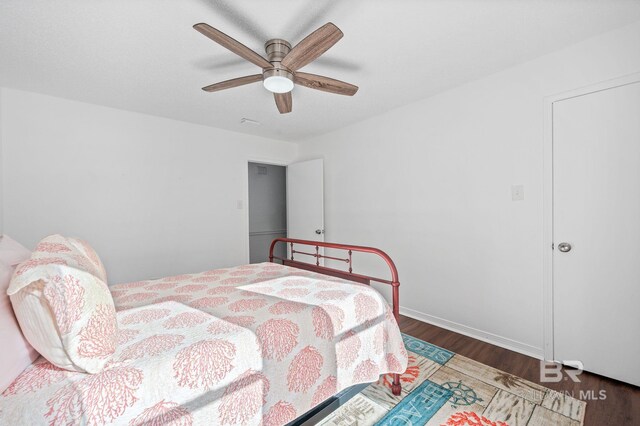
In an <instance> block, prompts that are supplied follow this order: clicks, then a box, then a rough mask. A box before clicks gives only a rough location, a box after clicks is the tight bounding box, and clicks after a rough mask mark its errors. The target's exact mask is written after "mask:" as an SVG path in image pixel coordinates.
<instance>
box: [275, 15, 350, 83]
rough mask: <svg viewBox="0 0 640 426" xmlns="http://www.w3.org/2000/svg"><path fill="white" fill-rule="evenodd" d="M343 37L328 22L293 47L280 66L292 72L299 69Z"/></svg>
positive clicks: (337, 29)
mask: <svg viewBox="0 0 640 426" xmlns="http://www.w3.org/2000/svg"><path fill="white" fill-rule="evenodd" d="M343 35H344V34H342V31H340V29H339V28H338V27H336V26H335V25H333V24H332V23H331V22H329V23H328V24H325V25H323V26H321V27H320V28H318V29H317V30H315V31H314V32H312V33H311V34H309V35H308V36H306V37H305V38H304V39H303V40H302V41H301V42H300V43H298V44H297V45H295V46H294V48H293V49H291V51H290V52H289V53H287V56H285V57H284V58H283V59H282V62H281V64H282V65H283V66H285V67H287V68H289V69H290V70H292V71H295V70H297V69H300V68H302V67H304V66H305V65H307V64H308V63H310V62H312V61H313V60H314V59H316V58H317V57H318V56H320V55H322V54H323V53H324V52H326V51H327V50H329V48H330V47H331V46H333V45H334V44H336V43H337V42H338V40H340V39H341V38H342V36H343Z"/></svg>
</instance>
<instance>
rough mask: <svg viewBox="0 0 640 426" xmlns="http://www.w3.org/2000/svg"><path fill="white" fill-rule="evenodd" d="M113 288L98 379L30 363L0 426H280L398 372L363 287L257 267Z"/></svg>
mask: <svg viewBox="0 0 640 426" xmlns="http://www.w3.org/2000/svg"><path fill="white" fill-rule="evenodd" d="M111 290H112V294H113V298H114V301H115V304H116V307H117V309H118V327H119V345H118V349H117V352H116V353H115V355H114V356H113V358H112V360H111V361H110V362H109V364H108V365H107V367H106V368H105V370H104V371H102V372H101V373H98V374H93V375H91V374H83V373H74V372H68V371H64V370H60V369H58V368H57V367H55V366H53V365H51V364H50V363H49V362H47V361H46V360H44V359H42V358H40V359H38V360H36V362H34V364H32V365H31V366H29V367H28V368H27V369H26V370H25V371H24V372H23V373H22V374H21V375H20V376H19V377H18V378H17V379H16V380H15V381H14V382H13V383H12V384H11V385H10V386H9V388H7V389H6V390H5V391H4V393H3V394H2V396H1V397H0V419H2V422H1V423H3V424H4V423H5V422H6V423H10V424H15V425H20V424H25V425H26V424H29V425H33V424H49V425H63V424H64V425H67V424H90V425H100V424H127V425H154V424H157V425H161V424H162V425H165V424H175V425H196V424H197V425H200V424H202V425H204V424H206V425H211V424H221V425H251V424H256V425H257V424H263V425H265V426H269V425H282V424H286V423H288V422H289V421H291V420H293V419H295V418H296V417H298V416H300V415H302V414H304V413H305V412H307V411H308V410H310V409H311V408H313V407H314V406H316V405H318V404H320V403H321V402H323V401H324V400H326V399H327V398H329V397H331V396H332V395H334V394H336V393H337V392H339V391H341V390H343V389H345V388H347V387H349V386H352V385H354V384H358V383H366V382H373V381H376V380H377V379H378V377H379V375H380V374H384V373H402V372H404V370H405V368H406V364H407V353H406V350H405V348H404V345H403V343H402V338H401V335H400V331H399V329H398V326H397V323H396V321H395V318H394V316H393V314H392V311H391V308H390V307H389V306H388V304H387V303H386V301H385V299H384V298H383V297H382V296H381V295H380V294H379V293H378V292H376V291H375V290H374V289H372V288H371V287H369V286H366V285H362V284H357V283H353V282H350V281H344V280H341V279H338V278H333V277H329V276H325V275H320V274H316V273H312V272H308V271H302V270H299V269H295V268H290V267H286V266H281V265H278V264H274V263H262V264H254V265H244V266H239V267H234V268H228V269H218V270H213V271H207V272H203V273H200V274H193V275H179V276H174V277H167V278H163V279H159V280H152V281H140V282H133V283H126V284H119V285H115V286H112V287H111Z"/></svg>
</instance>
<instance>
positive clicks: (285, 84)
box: [262, 75, 293, 93]
mask: <svg viewBox="0 0 640 426" xmlns="http://www.w3.org/2000/svg"><path fill="white" fill-rule="evenodd" d="M262 84H264V88H265V89H267V90H268V91H270V92H273V93H287V92H290V91H291V90H293V81H291V79H289V78H287V77H283V76H281V75H272V76H271V77H267V78H265V79H264V80H263V81H262Z"/></svg>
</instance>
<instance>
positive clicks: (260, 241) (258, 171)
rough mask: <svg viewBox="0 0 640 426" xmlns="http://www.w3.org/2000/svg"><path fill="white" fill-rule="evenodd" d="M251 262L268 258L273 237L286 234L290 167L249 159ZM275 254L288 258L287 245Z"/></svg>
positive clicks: (280, 236) (281, 246) (277, 249)
mask: <svg viewBox="0 0 640 426" xmlns="http://www.w3.org/2000/svg"><path fill="white" fill-rule="evenodd" d="M248 173H249V206H248V209H249V262H250V263H260V262H268V261H269V245H270V244H271V241H273V239H274V238H283V237H286V236H287V168H286V166H278V165H273V164H263V163H254V162H249V166H248ZM274 254H275V255H276V256H279V257H285V255H286V249H285V247H284V244H278V247H276V253H274Z"/></svg>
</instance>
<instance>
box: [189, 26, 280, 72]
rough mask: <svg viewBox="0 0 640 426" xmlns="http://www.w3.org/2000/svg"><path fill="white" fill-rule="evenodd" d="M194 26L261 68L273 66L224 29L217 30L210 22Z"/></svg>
mask: <svg viewBox="0 0 640 426" xmlns="http://www.w3.org/2000/svg"><path fill="white" fill-rule="evenodd" d="M193 28H195V29H196V31H198V32H200V33H201V34H203V35H205V36H207V37H209V38H210V39H211V40H213V41H215V42H216V43H218V44H219V45H220V46H222V47H224V48H226V49H229V50H230V51H232V52H233V53H235V54H236V55H238V56H240V57H242V58H244V59H246V60H247V61H249V62H251V63H253V64H256V65H257V66H259V67H260V68H271V67H272V65H271V62H269V61H267V60H266V59H265V58H263V57H262V56H260V55H258V54H257V53H256V52H254V51H253V50H251V49H249V48H248V47H247V46H245V45H244V44H242V43H240V42H239V41H237V40H235V39H233V38H231V37H229V36H228V35H226V34H225V33H223V32H222V31H219V30H216V29H215V28H213V27H212V26H210V25H208V24H204V23H201V24H195V25H194V26H193Z"/></svg>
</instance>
